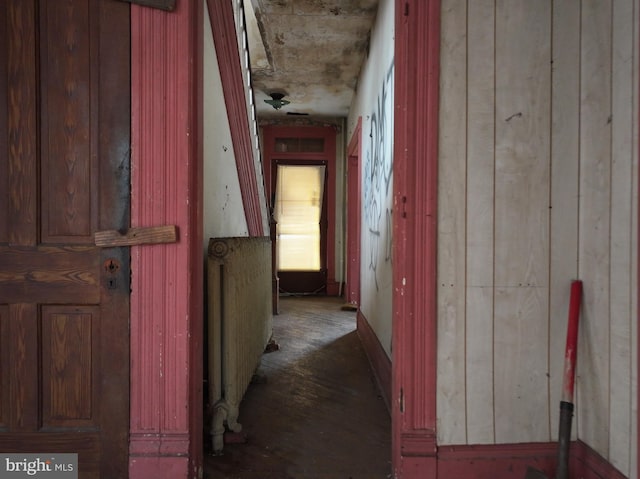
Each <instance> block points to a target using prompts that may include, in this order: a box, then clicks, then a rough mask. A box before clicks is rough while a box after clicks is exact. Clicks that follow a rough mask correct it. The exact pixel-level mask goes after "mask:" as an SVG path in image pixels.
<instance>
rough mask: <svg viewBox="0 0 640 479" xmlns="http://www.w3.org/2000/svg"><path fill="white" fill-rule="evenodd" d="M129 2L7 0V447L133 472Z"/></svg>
mask: <svg viewBox="0 0 640 479" xmlns="http://www.w3.org/2000/svg"><path fill="white" fill-rule="evenodd" d="M129 58H130V27H129V6H128V4H126V3H121V2H116V1H114V0H64V1H62V0H56V1H52V0H0V451H3V452H33V453H40V452H43V453H44V452H47V453H51V452H70V453H74V452H76V453H78V454H79V472H80V477H83V478H98V477H101V478H116V477H126V476H127V468H128V465H127V463H128V459H127V455H128V424H129V422H128V417H129V251H128V248H105V249H100V248H97V247H95V246H94V233H95V232H96V231H98V230H104V229H123V228H127V227H128V226H129V210H130V207H129V151H130V66H129V64H130V61H129Z"/></svg>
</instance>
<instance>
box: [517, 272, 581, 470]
mask: <svg viewBox="0 0 640 479" xmlns="http://www.w3.org/2000/svg"><path fill="white" fill-rule="evenodd" d="M581 301H582V281H580V280H574V281H573V282H572V283H571V299H570V300H569V323H568V325H567V343H566V347H565V350H564V369H563V378H562V399H561V401H560V427H559V431H558V465H557V468H556V477H555V479H568V477H569V443H570V442H571V420H572V419H573V390H574V386H575V378H576V376H575V372H576V358H577V353H578V320H579V319H580V303H581ZM525 479H547V476H545V475H544V474H543V473H542V472H540V471H538V470H536V469H533V468H531V467H529V468H528V469H527V475H526V478H525Z"/></svg>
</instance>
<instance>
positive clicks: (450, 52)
mask: <svg viewBox="0 0 640 479" xmlns="http://www.w3.org/2000/svg"><path fill="white" fill-rule="evenodd" d="M466 3H467V2H466V1H464V0H455V1H453V2H451V5H452V7H453V8H451V9H445V10H443V12H442V29H443V31H464V25H465V23H466V16H467V10H466ZM466 47H467V38H466V35H459V36H451V37H444V38H443V41H442V47H441V48H442V51H443V52H446V53H445V54H443V55H442V62H441V64H440V68H441V70H442V71H443V72H446V74H445V75H443V76H442V79H443V82H442V83H441V85H440V88H441V90H442V92H446V94H443V95H442V104H441V105H440V113H441V116H440V122H441V124H442V125H446V127H444V128H441V130H440V133H441V135H440V137H439V146H440V159H441V161H440V169H439V172H438V175H439V178H440V181H443V182H445V183H446V184H447V186H448V187H447V188H446V189H442V190H440V193H439V199H438V200H439V202H441V203H442V204H446V205H448V207H447V208H446V209H444V210H440V213H445V212H446V214H441V215H439V219H438V221H439V227H438V244H439V245H440V249H439V251H440V254H439V255H438V271H439V273H438V317H439V318H440V322H439V327H438V344H439V345H441V347H440V348H438V378H447V379H446V380H444V381H440V382H439V384H438V395H437V401H436V405H437V408H438V417H439V418H440V419H439V420H440V421H441V422H442V423H443V425H444V424H446V427H438V433H439V434H441V435H440V436H439V438H438V439H439V440H440V441H442V442H445V443H453V444H455V443H464V442H465V441H466V395H465V381H466V370H465V367H466V360H465V319H466V316H465V298H464V296H465V278H464V275H465V218H466V204H465V202H466V193H465V178H466V147H467V145H466V144H465V142H463V141H460V138H463V137H464V132H465V130H466V126H467V124H466V122H467V105H466V101H465V97H464V95H461V94H460V93H461V92H464V89H465V85H466V82H467V76H466V74H467V72H466V69H467V67H466V61H467V52H466Z"/></svg>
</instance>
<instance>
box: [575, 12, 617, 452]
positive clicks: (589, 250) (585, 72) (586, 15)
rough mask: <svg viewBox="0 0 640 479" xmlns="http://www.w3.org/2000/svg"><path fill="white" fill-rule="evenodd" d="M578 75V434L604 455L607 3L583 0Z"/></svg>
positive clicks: (607, 349)
mask: <svg viewBox="0 0 640 479" xmlns="http://www.w3.org/2000/svg"><path fill="white" fill-rule="evenodd" d="M582 29H583V34H582V42H581V43H582V44H581V58H580V60H581V62H580V63H581V75H580V249H579V262H580V263H579V268H580V271H579V273H580V276H581V278H582V279H583V280H584V281H585V284H584V293H585V298H584V308H583V315H582V319H583V321H582V322H581V326H582V327H581V329H580V333H581V334H580V342H579V346H578V347H579V348H580V350H579V358H578V361H579V362H578V371H579V374H580V383H579V386H580V387H579V388H578V394H579V400H580V408H579V409H577V416H578V418H579V419H578V436H579V437H580V438H582V439H583V440H584V441H585V442H586V443H587V444H589V445H591V446H592V447H593V448H594V449H595V450H597V451H598V452H600V453H601V454H602V455H603V456H604V457H609V434H610V426H609V407H610V405H609V386H610V383H609V373H610V369H609V358H610V342H609V341H610V336H609V334H610V321H609V312H610V309H609V308H610V290H609V275H610V233H611V215H610V213H611V212H610V203H609V201H610V195H611V189H610V187H611V150H610V149H611V5H610V2H602V1H600V0H587V1H583V2H582Z"/></svg>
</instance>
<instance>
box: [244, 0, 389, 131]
mask: <svg viewBox="0 0 640 479" xmlns="http://www.w3.org/2000/svg"><path fill="white" fill-rule="evenodd" d="M251 7H253V8H251ZM377 9H378V0H245V16H246V22H247V33H248V37H249V52H250V53H249V54H250V58H251V72H252V83H253V89H254V94H255V98H256V109H257V114H258V118H260V119H263V118H291V116H290V115H296V116H297V115H305V114H307V115H309V116H313V117H346V116H347V115H348V112H349V106H350V105H351V100H352V98H353V94H354V92H355V89H356V84H357V80H358V75H359V73H360V68H361V66H362V63H363V61H364V59H365V57H366V55H367V51H368V47H369V35H370V32H371V27H372V26H373V22H374V20H375V15H376V11H377ZM273 92H278V93H284V95H285V98H284V99H285V100H288V101H290V102H291V103H290V104H289V105H286V106H284V107H282V109H280V110H275V109H274V108H273V107H272V106H271V105H269V104H267V103H265V102H264V100H265V99H269V100H270V99H271V97H270V96H269V95H270V94H271V93H273Z"/></svg>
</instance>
